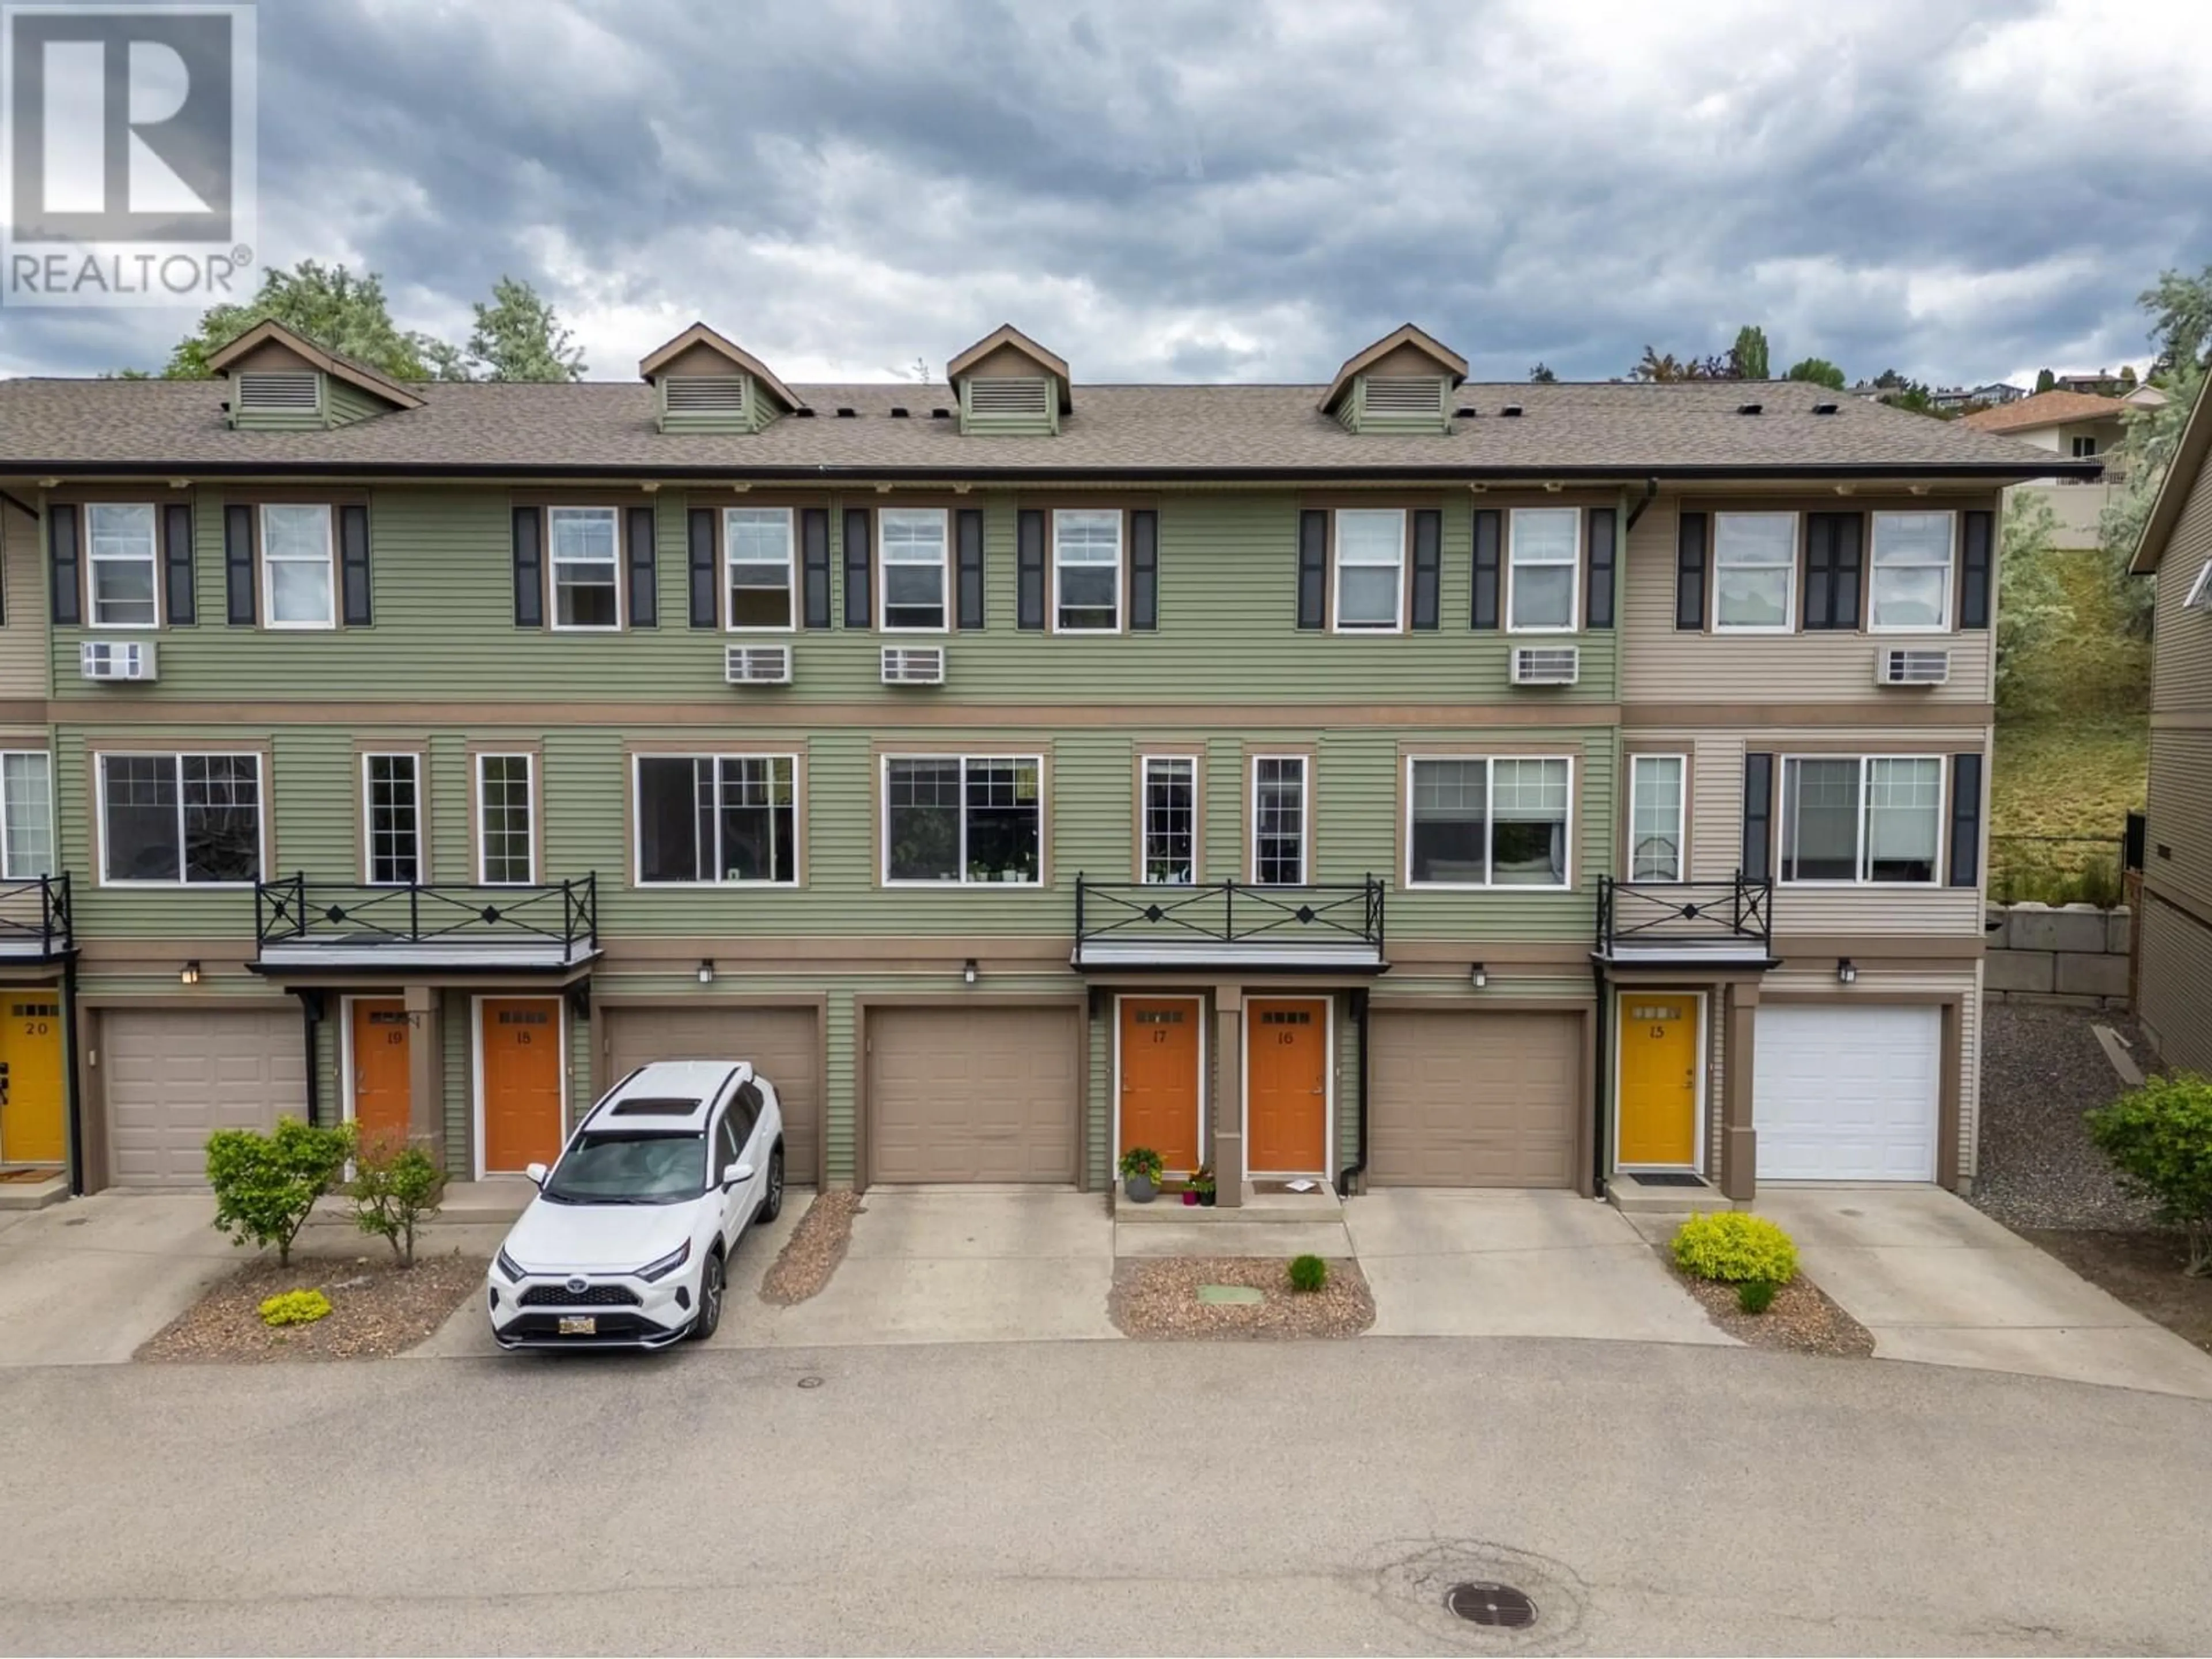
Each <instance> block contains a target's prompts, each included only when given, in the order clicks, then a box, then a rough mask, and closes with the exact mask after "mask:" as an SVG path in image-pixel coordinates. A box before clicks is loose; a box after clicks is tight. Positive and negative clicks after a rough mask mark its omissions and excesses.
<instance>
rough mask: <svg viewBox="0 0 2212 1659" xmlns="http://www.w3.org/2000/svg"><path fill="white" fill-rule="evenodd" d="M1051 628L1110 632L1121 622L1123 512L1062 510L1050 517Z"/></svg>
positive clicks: (1071, 631) (1117, 628) (1072, 632)
mask: <svg viewBox="0 0 2212 1659" xmlns="http://www.w3.org/2000/svg"><path fill="white" fill-rule="evenodd" d="M1052 591H1053V601H1052V615H1053V627H1054V629H1057V630H1058V631H1059V632H1060V633H1062V634H1111V633H1115V632H1116V631H1118V630H1119V629H1120V628H1121V513H1119V512H1116V511H1113V510H1110V509H1109V510H1107V511H1104V512H1097V511H1093V510H1091V509H1089V508H1079V509H1069V508H1062V509H1060V510H1059V511H1056V512H1054V513H1053V515H1052Z"/></svg>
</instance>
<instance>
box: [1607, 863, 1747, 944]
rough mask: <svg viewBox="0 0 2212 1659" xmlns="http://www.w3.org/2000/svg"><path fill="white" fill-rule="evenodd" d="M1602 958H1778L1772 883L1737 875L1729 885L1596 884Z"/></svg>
mask: <svg viewBox="0 0 2212 1659" xmlns="http://www.w3.org/2000/svg"><path fill="white" fill-rule="evenodd" d="M1597 949H1598V954H1599V955H1601V956H1602V957H1608V958H1611V959H1613V960H1616V961H1620V960H1632V959H1634V958H1635V957H1650V956H1655V955H1665V956H1673V957H1699V956H1701V955H1716V956H1717V955H1734V956H1741V957H1749V956H1751V955H1752V954H1753V953H1754V952H1755V953H1756V954H1757V955H1758V956H1759V957H1762V958H1771V957H1772V956H1773V954H1774V884H1773V883H1772V882H1771V881H1767V880H1763V879H1754V878H1751V877H1749V876H1747V875H1745V874H1744V873H1743V872H1741V871H1738V872H1736V873H1735V876H1733V877H1732V878H1729V880H1726V881H1652V882H1630V881H1619V880H1616V879H1615V878H1613V877H1611V876H1600V877H1599V878H1598V882H1597Z"/></svg>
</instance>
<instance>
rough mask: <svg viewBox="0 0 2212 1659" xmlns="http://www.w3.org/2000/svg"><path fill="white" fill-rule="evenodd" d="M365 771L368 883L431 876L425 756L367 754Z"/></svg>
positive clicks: (402, 884)
mask: <svg viewBox="0 0 2212 1659" xmlns="http://www.w3.org/2000/svg"><path fill="white" fill-rule="evenodd" d="M361 769H362V812H363V815H364V818H365V825H364V827H365V828H366V829H367V831H368V843H367V844H368V884H369V885H370V886H372V887H406V886H410V885H412V884H415V883H416V882H420V881H423V880H425V879H427V872H426V871H425V869H424V865H425V860H424V859H423V856H422V852H423V848H422V757H421V756H420V755H417V754H413V753H408V752H401V753H398V754H390V755H363V756H362V757H361Z"/></svg>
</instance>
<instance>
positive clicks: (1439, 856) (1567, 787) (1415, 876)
mask: <svg viewBox="0 0 2212 1659" xmlns="http://www.w3.org/2000/svg"><path fill="white" fill-rule="evenodd" d="M1573 776H1574V767H1573V763H1571V761H1569V760H1567V759H1565V757H1559V758H1552V757H1539V758H1534V759H1522V758H1521V757H1517V756H1470V757H1466V758H1460V757H1437V758H1434V759H1426V758H1418V759H1414V760H1412V761H1409V762H1407V794H1408V797H1409V799H1408V803H1407V815H1408V817H1409V820H1410V823H1409V826H1408V833H1407V838H1406V840H1407V859H1406V866H1407V867H1406V884H1407V886H1409V887H1565V885H1566V884H1567V836H1568V829H1569V825H1570V823H1571V817H1572V814H1571V810H1570V805H1569V797H1570V794H1571V785H1572V781H1573Z"/></svg>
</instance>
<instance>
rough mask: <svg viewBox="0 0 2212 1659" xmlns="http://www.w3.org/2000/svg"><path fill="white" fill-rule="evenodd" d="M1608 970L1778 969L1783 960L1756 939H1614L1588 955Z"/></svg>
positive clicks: (1761, 941) (1762, 941)
mask: <svg viewBox="0 0 2212 1659" xmlns="http://www.w3.org/2000/svg"><path fill="white" fill-rule="evenodd" d="M1590 957H1591V959H1592V960H1593V961H1595V962H1600V963H1603V964H1604V965H1605V966H1607V967H1608V968H1688V969H1699V968H1708V969H1710V968H1758V969H1767V968H1778V967H1780V966H1781V965H1782V959H1781V958H1780V957H1778V956H1776V955H1775V954H1774V953H1773V952H1772V951H1770V950H1769V949H1768V948H1767V947H1766V944H1765V941H1764V940H1763V939H1615V940H1613V943H1612V944H1611V945H1608V946H1607V947H1606V948H1604V949H1602V950H1597V951H1591V952H1590Z"/></svg>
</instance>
